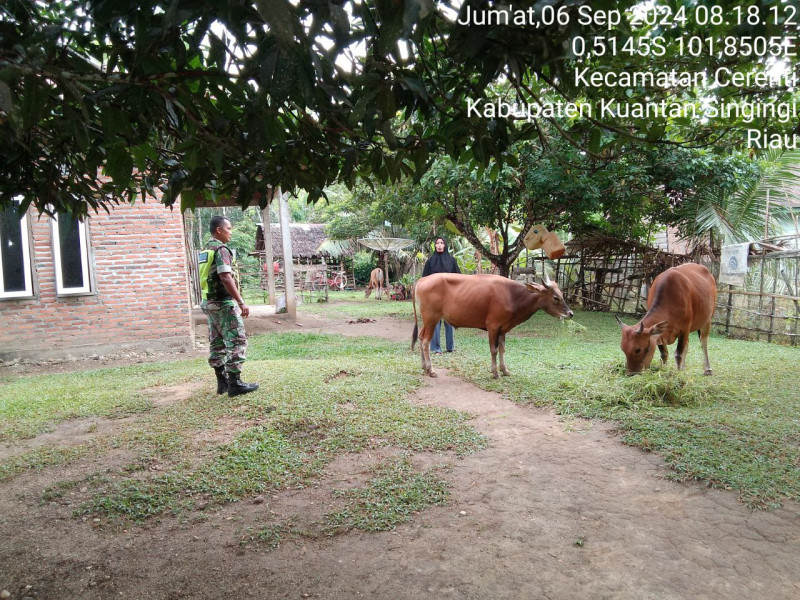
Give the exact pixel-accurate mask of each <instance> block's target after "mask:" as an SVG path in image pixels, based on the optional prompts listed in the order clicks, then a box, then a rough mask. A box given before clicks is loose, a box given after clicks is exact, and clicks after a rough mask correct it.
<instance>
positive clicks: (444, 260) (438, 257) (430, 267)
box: [422, 236, 461, 277]
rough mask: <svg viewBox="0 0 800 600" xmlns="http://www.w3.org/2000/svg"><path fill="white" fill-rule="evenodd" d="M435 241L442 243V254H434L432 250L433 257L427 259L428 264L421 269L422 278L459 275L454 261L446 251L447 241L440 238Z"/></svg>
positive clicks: (459, 270) (459, 271)
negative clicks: (435, 274) (436, 274)
mask: <svg viewBox="0 0 800 600" xmlns="http://www.w3.org/2000/svg"><path fill="white" fill-rule="evenodd" d="M436 239H437V240H442V241H443V242H444V252H436V251H435V250H434V252H433V256H431V257H430V258H429V259H428V262H426V263H425V267H424V268H423V269H422V277H425V276H427V275H432V274H433V273H461V269H459V268H458V263H457V262H456V259H455V258H454V257H453V256H451V255H450V253H449V252H448V251H447V240H446V239H444V238H443V237H442V236H439V237H437V238H436Z"/></svg>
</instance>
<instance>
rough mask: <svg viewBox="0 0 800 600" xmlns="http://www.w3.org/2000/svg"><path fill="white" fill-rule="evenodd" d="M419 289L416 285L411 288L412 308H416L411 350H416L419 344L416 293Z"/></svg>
mask: <svg viewBox="0 0 800 600" xmlns="http://www.w3.org/2000/svg"><path fill="white" fill-rule="evenodd" d="M416 289H417V285H416V284H414V285H413V286H411V306H413V307H414V333H413V334H411V350H412V351H413V350H414V346H415V345H416V344H417V334H418V333H419V327H418V325H417V299H416V297H415V296H416V294H415V293H414V291H415V290H416Z"/></svg>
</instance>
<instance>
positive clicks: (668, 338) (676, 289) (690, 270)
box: [617, 263, 717, 375]
mask: <svg viewBox="0 0 800 600" xmlns="http://www.w3.org/2000/svg"><path fill="white" fill-rule="evenodd" d="M716 303H717V284H716V282H715V281H714V277H713V276H712V275H711V273H709V271H708V269H706V268H705V267H704V266H702V265H696V264H694V263H686V264H683V265H680V266H677V267H672V268H671V269H667V270H666V271H664V272H663V273H661V274H660V275H659V276H658V277H656V278H655V280H654V281H653V285H652V286H651V287H650V293H648V294H647V313H646V314H645V315H644V317H642V320H641V321H639V322H638V323H637V324H636V325H633V326H629V325H625V323H623V322H622V320H621V319H620V318H619V317H617V322H618V323H619V326H620V327H621V328H622V342H621V344H620V346H621V348H622V351H623V352H624V353H625V357H626V359H627V373H628V375H633V374H634V373H639V372H641V371H642V369H646V368H647V367H649V366H650V361H652V360H653V355H654V354H655V351H656V346H658V349H659V351H660V352H661V361H662V362H663V363H666V362H667V359H668V358H669V352H668V351H667V346H668V345H669V344H672V343H673V342H674V341H675V340H676V339H677V340H678V347H677V348H676V349H675V363H676V364H677V365H678V369H683V367H684V363H685V360H686V350H687V348H688V346H689V334H690V333H691V332H692V331H696V332H697V334H698V336H700V345H701V346H702V347H703V354H704V355H705V370H704V373H703V374H704V375H711V365H710V364H709V362H708V332H709V331H710V329H711V317H712V316H713V314H714V308H715V307H716Z"/></svg>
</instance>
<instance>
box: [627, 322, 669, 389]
mask: <svg viewBox="0 0 800 600" xmlns="http://www.w3.org/2000/svg"><path fill="white" fill-rule="evenodd" d="M617 323H619V326H620V329H622V341H621V342H620V348H622V351H623V352H624V353H625V359H626V365H625V366H626V373H627V374H628V375H635V374H636V373H641V372H642V370H643V369H646V368H648V367H649V366H650V362H651V361H652V360H653V355H654V354H655V352H656V346H658V342H659V337H660V336H661V334H662V333H664V330H665V329H666V328H667V322H666V321H661V322H660V323H656V324H655V325H652V326H650V327H645V326H644V323H639V324H638V325H633V326H631V325H625V323H623V322H622V319H620V318H619V317H617Z"/></svg>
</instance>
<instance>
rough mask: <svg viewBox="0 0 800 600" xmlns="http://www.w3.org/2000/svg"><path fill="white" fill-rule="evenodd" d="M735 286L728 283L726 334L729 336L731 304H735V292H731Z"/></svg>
mask: <svg viewBox="0 0 800 600" xmlns="http://www.w3.org/2000/svg"><path fill="white" fill-rule="evenodd" d="M731 290H733V286H732V285H731V284H728V314H727V315H726V316H725V336H726V337H727V336H728V333H730V329H731V306H732V304H733V294H731Z"/></svg>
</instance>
